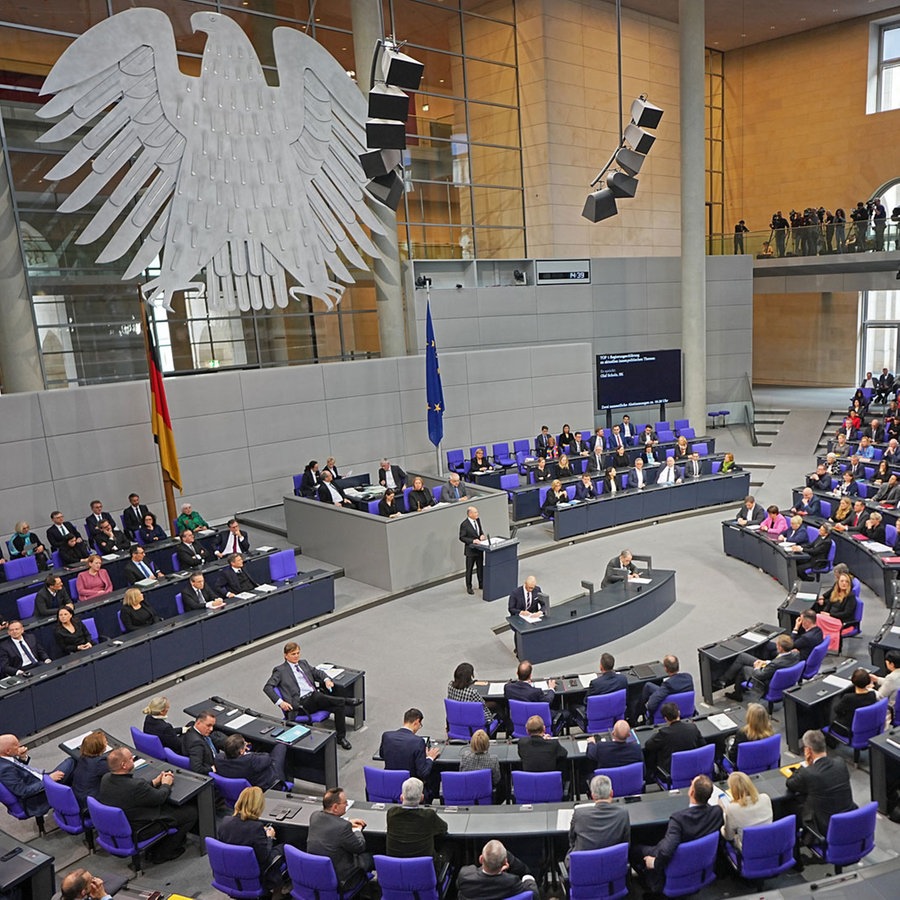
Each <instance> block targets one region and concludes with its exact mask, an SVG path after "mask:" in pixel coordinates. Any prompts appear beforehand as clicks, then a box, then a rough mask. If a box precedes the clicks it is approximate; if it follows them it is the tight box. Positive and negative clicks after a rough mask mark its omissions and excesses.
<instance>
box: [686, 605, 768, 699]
mask: <svg viewBox="0 0 900 900" xmlns="http://www.w3.org/2000/svg"><path fill="white" fill-rule="evenodd" d="M781 633H782V629H781V628H780V627H779V626H778V625H767V624H766V623H764V622H757V623H756V624H755V625H751V626H750V627H749V628H744V629H742V630H741V631H738V632H736V633H735V634H732V635H730V636H729V637H727V638H725V639H724V640H721V641H717V642H716V643H714V644H706V645H705V646H703V647H700V648H698V650H697V656H698V658H699V661H700V692H701V694H702V695H703V700H704V701H705V702H706V703H708V704H709V705H712V702H713V693H715V691H714V688H713V685H714V683H715V682H716V681H717V680H718V679H720V678H721V677H722V675H723V673H724V672H725V671H726V669H727V668H728V667H729V665H731V663H732V662H733V661H734V660H735V658H736V657H737V656H739V655H740V654H741V653H749V654H750V655H751V656H757V658H759V659H762V658H763V656H762V655H760V652H761V651H762V650H763V648H764V647H765V646H766V645H767V644H768V643H769V641H770V640H773V639H774V638H775V637H776V636H777V635H779V634H781Z"/></svg>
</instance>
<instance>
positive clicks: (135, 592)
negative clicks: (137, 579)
mask: <svg viewBox="0 0 900 900" xmlns="http://www.w3.org/2000/svg"><path fill="white" fill-rule="evenodd" d="M161 621H162V619H160V617H159V616H158V615H157V614H156V611H155V610H154V609H153V607H152V606H150V604H149V603H148V604H147V605H146V606H145V605H144V595H143V593H142V592H141V590H140V588H135V587H133V588H128V590H127V591H125V596H124V597H123V598H122V627H123V628H124V629H125V630H126V631H135V630H137V629H138V628H147V627H149V626H150V625H155V624H156V623H157V622H161Z"/></svg>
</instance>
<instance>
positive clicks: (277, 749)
mask: <svg viewBox="0 0 900 900" xmlns="http://www.w3.org/2000/svg"><path fill="white" fill-rule="evenodd" d="M191 730H193V729H191ZM187 733H188V734H190V733H191V732H190V731H188V732H187ZM286 755H287V744H282V743H279V742H277V741H276V743H275V746H274V747H273V748H272V749H271V751H269V752H268V753H259V752H256V753H255V752H252V751H251V750H250V745H249V744H248V743H247V742H246V741H245V740H244V738H243V737H242V736H241V735H239V734H230V735H228V737H227V738H225V742H224V743H223V744H222V752H221V753H219V754H218V755H217V756H216V761H215V770H216V773H217V774H218V775H221V776H222V777H223V778H246V779H247V781H249V782H250V786H251V787H258V788H262V790H264V791H268V790H270V789H271V788H278V789H279V790H280V789H281V786H282V785H283V784H284V760H285V757H286Z"/></svg>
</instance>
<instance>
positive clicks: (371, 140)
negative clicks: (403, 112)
mask: <svg viewBox="0 0 900 900" xmlns="http://www.w3.org/2000/svg"><path fill="white" fill-rule="evenodd" d="M366 146H367V147H372V148H374V149H379V150H404V149H405V148H406V123H405V122H400V121H397V120H394V119H367V120H366Z"/></svg>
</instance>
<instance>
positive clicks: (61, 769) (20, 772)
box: [0, 734, 75, 816]
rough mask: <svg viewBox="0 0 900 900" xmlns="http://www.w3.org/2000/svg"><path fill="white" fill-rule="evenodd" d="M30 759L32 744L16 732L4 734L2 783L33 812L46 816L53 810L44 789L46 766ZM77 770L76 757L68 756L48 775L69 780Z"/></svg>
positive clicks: (1, 738) (0, 753)
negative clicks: (32, 763) (28, 743)
mask: <svg viewBox="0 0 900 900" xmlns="http://www.w3.org/2000/svg"><path fill="white" fill-rule="evenodd" d="M30 763H31V758H30V757H29V755H28V748H27V747H26V746H25V745H24V744H20V743H19V739H18V738H17V737H16V736H15V735H14V734H0V784H2V785H3V786H4V787H5V788H6V789H7V790H8V791H9V792H10V793H11V794H12V795H13V796H14V797H15V798H16V799H17V800H18V801H19V803H21V804H22V808H23V809H24V810H25V812H26V813H27V814H28V815H29V816H43V815H45V814H46V813H47V812H49V810H50V804H49V803H48V802H47V795H46V793H44V781H43V774H44V770H43V769H40V768H37V767H36V766H35V767H32V766H31V765H30ZM74 771H75V760H74V759H66V760H64V761H63V762H61V763H60V764H59V765H58V766H57V767H56V768H55V769H54V770H53V771H52V772H49V773H48V775H49V777H50V778H52V779H53V780H54V781H60V782H63V783H64V784H65V783H68V782H69V781H70V780H71V778H72V773H73V772H74Z"/></svg>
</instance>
